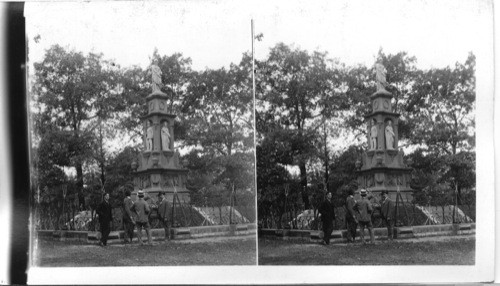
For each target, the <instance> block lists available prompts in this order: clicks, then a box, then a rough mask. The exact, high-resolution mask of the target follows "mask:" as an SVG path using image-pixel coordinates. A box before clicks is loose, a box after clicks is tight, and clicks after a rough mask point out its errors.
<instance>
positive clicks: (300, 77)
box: [257, 43, 345, 208]
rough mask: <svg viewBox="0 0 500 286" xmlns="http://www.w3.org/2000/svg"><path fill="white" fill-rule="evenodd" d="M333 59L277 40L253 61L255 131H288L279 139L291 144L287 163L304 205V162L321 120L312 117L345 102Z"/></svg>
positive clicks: (329, 113) (331, 111)
mask: <svg viewBox="0 0 500 286" xmlns="http://www.w3.org/2000/svg"><path fill="white" fill-rule="evenodd" d="M334 64H335V63H334V62H333V61H332V60H329V59H328V58H327V54H326V53H321V52H313V53H312V54H309V53H308V52H307V51H304V50H300V49H293V47H289V46H286V45H285V44H283V43H280V44H277V45H276V46H275V47H274V48H271V51H270V53H269V56H268V58H267V59H266V60H265V61H263V62H261V63H258V69H259V71H260V73H259V74H258V82H259V84H258V87H257V93H258V95H257V112H258V115H257V120H258V121H261V122H259V123H257V131H258V132H259V133H260V134H261V136H263V137H265V136H269V133H274V132H281V131H278V130H283V131H284V132H287V133H289V134H290V135H291V136H289V137H288V138H286V139H285V138H284V139H285V141H284V142H283V143H281V144H289V145H290V146H291V150H292V153H293V154H294V158H293V164H294V165H297V166H298V167H299V169H300V178H301V187H302V191H301V196H302V200H303V201H304V204H305V207H306V208H309V207H310V204H309V197H308V192H307V185H308V184H307V167H306V166H307V162H308V158H310V157H311V155H312V154H313V153H314V152H315V148H314V146H315V144H314V143H313V142H315V141H316V140H318V138H319V130H318V129H319V128H321V126H322V124H321V122H317V121H315V119H317V118H323V119H326V118H329V117H331V116H332V115H333V114H335V113H336V111H337V110H338V109H342V108H344V104H345V101H344V100H343V97H342V96H341V93H340V84H339V82H338V81H336V79H337V78H339V74H338V73H337V71H336V70H335V69H333V68H332V66H333V65H334ZM271 136H272V135H271ZM287 141H288V142H287Z"/></svg>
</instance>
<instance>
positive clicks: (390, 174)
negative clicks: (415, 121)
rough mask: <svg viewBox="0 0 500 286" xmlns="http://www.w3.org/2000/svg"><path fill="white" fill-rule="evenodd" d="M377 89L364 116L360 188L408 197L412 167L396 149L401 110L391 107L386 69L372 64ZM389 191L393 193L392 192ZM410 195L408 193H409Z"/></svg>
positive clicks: (392, 195) (393, 195) (359, 164)
mask: <svg viewBox="0 0 500 286" xmlns="http://www.w3.org/2000/svg"><path fill="white" fill-rule="evenodd" d="M375 70H376V81H377V91H376V92H375V93H374V94H372V95H371V96H370V100H371V107H372V112H371V113H370V114H368V115H366V116H365V122H366V124H367V134H368V136H367V137H368V138H367V139H368V150H367V151H365V152H364V153H363V155H362V158H361V161H358V162H357V165H358V167H359V168H360V169H359V171H358V184H359V188H363V189H369V190H370V191H372V192H381V191H389V195H390V196H391V197H395V195H396V192H401V193H405V195H406V197H407V199H410V198H411V193H412V189H411V188H410V171H411V168H409V167H408V166H406V164H405V163H404V161H403V155H404V154H403V150H400V149H398V144H399V142H398V139H399V133H398V131H399V130H398V120H399V116H400V114H398V113H395V112H394V111H393V109H392V94H391V93H390V92H389V91H387V90H386V89H385V87H386V86H387V82H386V72H387V71H386V69H385V67H384V66H383V65H382V64H380V63H377V64H375ZM391 193H392V194H391ZM408 196H410V197H408Z"/></svg>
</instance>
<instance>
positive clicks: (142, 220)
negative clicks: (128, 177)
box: [132, 190, 153, 245]
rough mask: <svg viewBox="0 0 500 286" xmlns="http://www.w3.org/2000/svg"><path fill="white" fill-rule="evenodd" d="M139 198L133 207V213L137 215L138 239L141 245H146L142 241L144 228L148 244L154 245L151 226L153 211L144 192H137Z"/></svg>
mask: <svg viewBox="0 0 500 286" xmlns="http://www.w3.org/2000/svg"><path fill="white" fill-rule="evenodd" d="M137 196H138V197H139V199H138V200H137V201H136V202H135V203H134V205H133V206H132V211H134V212H135V213H136V214H137V220H136V222H135V224H136V226H137V238H138V239H139V243H140V244H141V245H143V244H144V242H143V241H142V228H144V229H145V230H146V234H147V236H148V243H149V244H152V242H153V241H152V238H151V226H150V225H149V218H148V215H149V212H150V211H151V209H150V208H149V205H148V203H147V202H146V201H145V200H144V192H143V191H142V190H140V191H139V192H137Z"/></svg>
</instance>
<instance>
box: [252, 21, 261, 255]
mask: <svg viewBox="0 0 500 286" xmlns="http://www.w3.org/2000/svg"><path fill="white" fill-rule="evenodd" d="M250 23H251V34H252V35H251V36H252V97H253V125H254V129H253V146H254V150H255V145H256V143H257V142H256V139H257V128H256V127H257V126H256V125H257V123H256V120H257V119H256V116H255V49H254V41H255V36H254V27H253V19H251V20H250ZM253 154H254V162H255V164H254V174H255V175H254V186H255V196H254V197H255V205H254V206H255V210H254V211H255V218H256V221H257V220H258V214H257V203H258V200H257V152H256V151H254V152H253ZM258 244H259V242H258V240H257V239H256V240H255V247H257V249H258V247H259V245H258ZM258 262H259V257H257V261H256V263H257V264H258Z"/></svg>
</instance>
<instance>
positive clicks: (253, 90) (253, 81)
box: [251, 19, 255, 120]
mask: <svg viewBox="0 0 500 286" xmlns="http://www.w3.org/2000/svg"><path fill="white" fill-rule="evenodd" d="M251 21H252V95H253V102H254V104H255V49H254V41H255V36H254V27H253V19H252V20H251ZM253 110H254V120H255V108H254V109H253Z"/></svg>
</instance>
